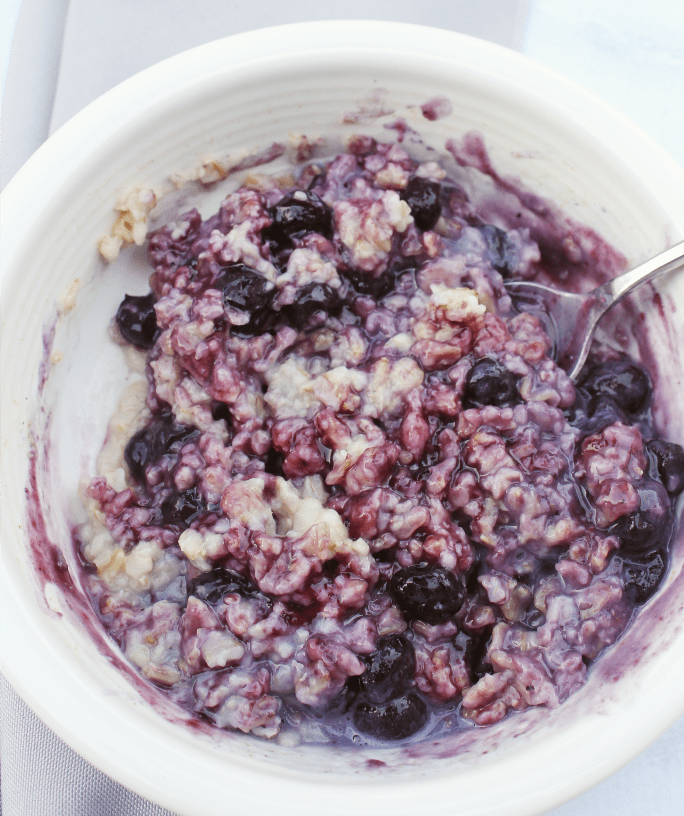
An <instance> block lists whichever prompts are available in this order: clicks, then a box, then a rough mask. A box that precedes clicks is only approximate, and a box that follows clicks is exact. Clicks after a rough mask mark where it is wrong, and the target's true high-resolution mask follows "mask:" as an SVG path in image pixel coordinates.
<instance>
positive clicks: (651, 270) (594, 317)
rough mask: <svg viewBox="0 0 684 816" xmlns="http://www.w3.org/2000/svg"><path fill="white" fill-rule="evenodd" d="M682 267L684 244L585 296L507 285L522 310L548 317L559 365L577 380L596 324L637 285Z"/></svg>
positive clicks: (531, 284)
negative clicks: (551, 326)
mask: <svg viewBox="0 0 684 816" xmlns="http://www.w3.org/2000/svg"><path fill="white" fill-rule="evenodd" d="M679 267H684V241H682V242H681V243H679V244H676V245H675V246H673V247H671V248H670V249H666V250H665V252H661V253H660V254H659V255H656V256H655V258H651V259H650V260H649V261H646V262H645V263H642V264H641V265H640V266H637V267H635V268H634V269H630V270H629V271H628V272H623V273H622V274H621V275H618V276H617V277H616V278H613V279H612V280H609V281H608V282H607V283H604V284H603V285H602V286H598V287H597V288H596V289H593V290H592V291H591V292H586V293H585V294H575V293H573V292H561V291H560V290H558V289H552V288H550V287H549V286H543V285H542V284H540V283H534V282H532V281H506V283H505V286H506V289H507V290H508V292H509V294H510V295H512V296H513V298H514V300H515V301H516V303H517V305H518V307H519V308H523V309H524V310H525V311H533V312H542V313H545V314H546V315H548V317H549V319H550V321H551V323H553V330H555V335H556V336H555V340H556V358H557V360H558V365H559V366H561V368H564V369H565V371H566V372H567V374H568V376H569V377H570V379H571V380H573V381H575V380H576V379H577V376H578V374H579V373H580V371H581V369H582V366H583V365H584V362H585V360H586V359H587V354H588V353H589V346H590V345H591V340H592V337H593V335H594V330H595V328H596V324H597V323H598V322H599V320H600V319H601V318H602V317H603V315H604V314H605V313H606V312H607V311H608V309H610V307H611V306H614V305H615V304H616V303H617V302H618V301H619V300H621V299H622V298H623V297H624V296H625V295H627V294H629V293H630V292H631V291H632V290H633V289H636V288H637V286H641V285H642V284H643V283H647V282H648V281H651V280H653V279H654V278H657V277H658V276H659V275H663V274H665V272H671V271H672V270H674V269H677V268H679ZM553 330H552V338H553Z"/></svg>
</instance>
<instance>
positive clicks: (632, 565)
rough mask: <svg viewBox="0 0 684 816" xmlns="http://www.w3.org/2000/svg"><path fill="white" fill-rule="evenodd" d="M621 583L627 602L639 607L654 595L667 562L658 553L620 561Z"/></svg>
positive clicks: (665, 569)
mask: <svg viewBox="0 0 684 816" xmlns="http://www.w3.org/2000/svg"><path fill="white" fill-rule="evenodd" d="M622 564H623V566H622V583H623V585H624V587H625V594H626V595H627V597H628V598H629V600H630V601H631V602H632V603H633V604H635V605H637V606H640V605H641V604H644V603H646V601H647V600H648V599H649V598H650V597H651V596H652V595H654V594H655V592H656V590H657V589H658V587H659V586H660V585H661V583H662V581H663V577H664V576H665V572H666V571H667V560H666V558H665V556H664V555H663V554H662V553H661V552H658V551H655V552H649V553H646V554H645V555H643V556H640V557H638V558H634V557H630V558H625V559H623V560H622Z"/></svg>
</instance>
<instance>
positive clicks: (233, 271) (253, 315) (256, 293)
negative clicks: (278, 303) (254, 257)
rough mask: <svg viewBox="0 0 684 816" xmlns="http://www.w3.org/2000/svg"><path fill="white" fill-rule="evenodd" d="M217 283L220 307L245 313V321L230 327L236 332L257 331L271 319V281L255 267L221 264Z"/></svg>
mask: <svg viewBox="0 0 684 816" xmlns="http://www.w3.org/2000/svg"><path fill="white" fill-rule="evenodd" d="M217 286H219V287H220V288H221V289H222V290H223V304H224V306H231V307H232V308H233V309H239V310H240V311H242V312H246V313H247V315H248V316H249V320H248V322H247V323H243V324H242V325H240V326H233V328H232V331H233V332H235V333H237V334H245V335H254V334H259V333H260V332H261V331H263V330H264V328H265V327H266V326H267V324H268V323H269V321H270V320H271V319H272V318H273V312H272V309H271V306H272V305H273V298H274V296H275V286H274V285H273V283H272V282H271V281H270V280H268V278H265V277H264V276H263V275H261V274H259V272H257V271H256V270H255V269H251V268H250V267H249V266H245V264H242V263H234V264H229V265H228V266H226V267H223V268H222V270H221V273H220V275H219V278H218V281H217Z"/></svg>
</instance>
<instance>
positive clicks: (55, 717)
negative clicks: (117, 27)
mask: <svg viewBox="0 0 684 816" xmlns="http://www.w3.org/2000/svg"><path fill="white" fill-rule="evenodd" d="M340 43H344V45H340ZM449 49H451V50H449ZM324 51H325V52H328V53H338V54H342V53H351V54H352V55H356V56H357V57H358V58H359V59H364V58H369V57H370V56H371V55H372V56H373V57H374V58H375V57H379V58H383V59H391V58H393V57H396V56H404V55H406V54H407V53H409V54H411V55H412V56H415V57H417V58H421V57H423V58H429V59H432V60H438V61H439V62H442V63H444V64H445V65H446V66H453V68H454V69H456V70H459V69H463V68H464V67H466V66H470V67H471V68H472V69H473V70H476V71H480V72H482V73H487V74H492V75H496V74H497V72H504V71H508V72H511V73H512V74H513V73H514V75H515V77H516V80H517V81H518V82H519V83H520V84H521V85H524V86H525V88H526V91H527V93H528V94H529V95H536V96H538V97H539V99H540V100H545V101H546V102H547V103H548V104H553V105H556V104H557V95H558V94H559V92H560V91H562V96H563V107H564V108H565V109H566V110H568V111H570V113H569V114H568V119H572V120H573V121H575V122H576V121H582V123H583V125H584V127H585V129H586V130H587V132H588V133H589V135H590V136H591V137H592V138H593V139H595V140H596V141H598V142H599V143H601V144H603V145H606V146H608V147H609V148H610V149H611V150H612V151H613V153H614V154H615V155H616V156H617V158H618V159H621V160H622V161H623V162H624V163H625V164H626V165H628V166H631V167H632V169H633V170H634V172H635V174H636V175H637V176H640V175H643V176H647V177H648V179H649V184H648V186H649V189H650V190H653V191H655V192H656V194H657V195H658V197H659V201H661V202H663V203H664V206H665V208H666V210H667V211H668V212H669V213H670V214H673V213H675V214H676V219H675V220H676V222H677V224H678V225H679V228H680V229H681V230H682V231H684V202H682V200H681V198H680V197H678V196H676V194H675V189H674V188H675V187H677V185H676V184H673V179H681V180H682V181H683V182H684V171H682V169H681V168H680V167H679V166H678V165H677V163H676V162H675V161H674V160H673V159H672V158H671V157H670V156H669V155H668V154H667V153H666V151H665V150H664V149H663V148H661V147H660V146H659V145H658V144H657V143H655V142H654V141H653V140H652V139H651V138H650V137H649V136H647V135H646V134H644V133H643V132H642V131H640V130H639V129H638V128H637V127H636V126H635V125H634V124H633V123H632V122H630V121H629V120H628V119H627V118H626V117H625V116H623V115H622V114H620V113H617V112H616V111H614V110H613V109H611V108H610V107H609V106H607V105H606V104H605V103H604V102H602V101H601V100H600V99H598V98H597V97H595V96H593V95H592V94H590V93H588V92H587V91H585V90H583V89H582V88H581V87H579V86H578V85H576V84H574V83H572V82H570V81H569V80H567V79H565V78H563V77H561V76H559V75H557V74H555V73H554V72H553V71H550V70H549V69H547V68H545V67H543V66H541V65H539V64H537V63H536V62H533V61H532V60H530V59H529V58H527V57H525V56H524V55H522V54H519V53H517V52H514V51H512V50H510V49H507V48H504V47H502V46H498V45H495V44H493V43H489V42H485V41H482V40H478V39H476V38H473V37H470V36H468V35H463V34H458V33H456V32H451V31H446V30H442V29H437V28H430V27H426V26H416V25H411V24H406V23H389V22H381V21H365V20H359V21H349V20H344V21H323V22H310V23H294V24H290V25H286V26H274V27H269V28H264V29H258V30H256V31H250V32H244V33H241V34H236V35H233V36H230V37H226V38H222V39H221V40H216V41H214V42H211V43H207V44H205V45H201V46H198V47H196V48H193V49H190V50H189V51H185V52H183V53H181V54H178V55H176V56H174V57H171V58H169V59H167V60H164V61H163V62H161V63H158V64H156V65H154V66H151V67H150V68H148V69H146V70H144V71H142V72H141V73H139V74H136V75H135V76H134V77H131V78H129V79H127V80H125V81H124V82H123V83H121V84H120V85H118V86H116V87H115V88H113V89H112V90H110V91H108V92H107V93H106V94H104V95H103V96H102V97H100V98H98V99H97V100H95V101H93V102H92V103H90V104H89V105H88V106H87V107H86V108H84V109H83V110H82V111H80V112H79V113H78V114H76V115H75V116H74V117H73V118H72V119H71V120H69V121H68V122H67V123H65V124H64V125H63V126H62V127H61V128H60V129H59V130H58V131H57V132H56V133H55V134H53V135H52V136H51V137H50V138H49V139H48V140H47V141H46V142H45V143H44V144H43V145H42V146H41V147H40V148H39V149H38V151H37V152H36V153H35V154H34V155H33V156H32V157H31V158H30V159H29V160H28V162H27V163H26V164H25V165H24V166H23V167H22V168H20V169H19V171H18V172H17V174H16V175H15V177H14V178H13V179H11V180H10V182H8V184H7V186H6V188H5V189H4V191H3V192H2V197H1V200H2V208H3V218H2V225H1V228H2V233H3V236H4V238H3V241H2V243H3V247H8V250H9V251H5V249H3V273H2V280H3V282H6V279H9V276H10V273H11V270H12V268H13V266H14V262H15V259H16V258H17V257H18V254H17V253H20V252H21V251H23V250H22V247H23V246H24V244H25V242H26V241H27V240H28V239H29V236H30V234H31V229H32V225H33V224H34V223H35V212H34V211H35V204H34V202H35V201H36V200H40V198H44V199H46V200H48V201H49V200H50V198H51V197H53V196H55V195H57V194H58V191H59V189H60V188H61V186H62V185H63V184H64V183H67V182H68V179H69V178H70V177H71V174H72V173H73V172H74V169H75V168H76V167H78V166H79V164H80V163H81V161H82V160H83V154H82V151H80V152H79V151H78V150H74V145H75V144H82V142H83V138H84V136H86V137H88V136H90V137H91V138H92V140H93V141H92V144H89V145H88V148H87V151H88V152H93V151H96V150H100V149H102V148H103V146H104V145H105V144H106V143H107V141H108V140H109V139H110V138H114V137H110V136H109V134H108V130H107V125H108V124H110V125H112V126H115V127H116V133H117V134H121V133H122V132H126V131H129V132H131V131H132V130H134V129H135V127H136V122H137V121H138V119H139V117H140V116H141V115H143V114H144V113H145V112H146V111H148V110H149V99H155V104H156V105H158V106H163V105H165V104H168V102H169V101H170V100H171V99H173V98H175V97H176V95H177V93H179V91H180V92H183V93H191V92H192V89H193V87H196V86H198V85H199V84H201V83H203V82H206V81H207V80H208V79H209V78H210V77H220V76H224V75H227V74H228V73H229V72H230V71H234V70H237V69H241V70H242V69H247V70H249V69H251V68H252V67H256V66H263V65H266V64H268V63H269V62H270V63H273V64H276V63H278V62H279V61H283V60H306V59H311V58H313V57H315V56H316V55H317V54H320V53H322V52H324ZM435 55H437V56H435ZM445 55H448V56H445ZM117 138H118V136H117ZM679 189H681V184H680V186H679ZM5 308H7V302H6V300H4V301H3V309H5ZM4 501H5V498H4V497H3V502H4ZM12 567H13V565H11V564H7V563H5V558H4V557H3V563H2V569H1V573H0V582H1V586H2V592H1V593H0V603H1V605H2V616H1V618H0V621H1V625H2V630H3V631H2V642H3V649H2V651H3V672H4V673H5V675H6V677H7V679H8V680H9V682H10V683H11V684H12V685H13V686H14V688H15V689H16V690H17V691H18V693H19V694H20V696H22V697H23V698H24V699H25V700H26V702H27V703H28V704H29V705H30V707H31V708H33V709H34V710H35V711H36V713H37V714H38V716H39V717H40V718H41V719H42V720H43V721H44V722H45V723H46V724H47V725H48V726H49V727H50V728H52V729H53V730H54V731H55V732H56V733H57V734H58V735H59V736H60V737H61V738H62V739H64V741H65V742H67V743H68V744H69V745H71V747H73V748H74V749H75V750H76V751H77V752H79V753H80V754H82V755H84V756H87V758H88V761H89V762H92V763H93V764H94V765H95V766H96V767H98V768H100V769H101V770H103V771H104V772H105V773H108V774H109V775H111V776H113V777H114V778H116V779H117V781H120V782H121V783H122V784H124V785H126V786H127V787H129V788H131V789H132V790H135V791H136V792H137V793H139V794H140V795H142V796H145V797H147V798H153V800H154V801H159V802H160V804H164V806H166V807H168V808H171V809H172V810H173V809H174V807H175V808H177V807H178V806H179V805H181V807H182V808H183V810H182V812H192V811H191V804H190V800H191V798H192V796H189V797H188V799H187V801H185V802H178V801H177V800H175V799H173V798H171V794H170V793H169V794H165V793H163V792H160V791H159V789H158V785H157V784H156V783H155V784H153V783H152V782H151V781H150V780H149V779H147V778H145V777H144V775H143V774H142V772H141V769H140V768H137V767H135V768H134V767H131V763H130V755H129V754H127V753H126V752H125V751H122V750H118V751H117V752H115V755H114V756H112V754H111V753H109V752H108V750H107V749H106V748H103V746H101V745H98V744H97V740H96V739H95V734H94V733H92V732H93V729H92V728H91V729H90V733H88V734H87V736H84V734H83V730H84V729H85V730H86V731H88V727H87V726H88V724H85V723H81V724H80V725H79V727H78V728H74V726H73V722H72V721H70V720H69V719H68V716H67V715H68V714H69V713H70V712H69V709H68V706H64V707H63V709H62V711H56V710H55V708H54V705H53V703H51V704H49V705H48V704H47V703H46V702H45V699H44V695H43V694H42V692H41V688H40V684H39V683H38V682H36V669H38V668H39V666H40V660H39V659H38V657H37V656H36V658H35V660H34V661H32V662H29V663H28V664H26V665H20V664H21V663H22V661H21V660H19V656H20V655H24V647H23V646H22V640H23V639H24V638H28V639H31V640H33V639H35V638H37V639H38V640H42V638H43V636H42V634H41V632H40V629H39V627H38V624H37V618H36V613H35V611H32V610H29V609H26V608H25V602H24V600H23V599H22V597H21V595H20V593H19V592H18V591H17V589H16V587H15V585H14V584H13V582H12ZM17 609H19V610H23V611H24V612H25V614H21V615H17ZM9 621H12V626H9V625H8V623H9ZM64 682H65V683H66V678H65V681H64ZM63 693H66V688H65V689H64V690H63ZM61 695H62V691H61V690H58V693H57V695H56V696H57V698H58V699H61ZM53 702H54V698H53ZM682 713H684V697H681V695H680V699H679V700H678V706H677V707H675V706H672V707H670V708H669V709H666V708H665V707H663V710H662V711H661V716H660V717H659V718H657V719H656V718H653V719H652V720H649V721H648V723H646V722H644V723H643V728H642V731H641V737H642V739H641V740H640V742H639V745H638V746H637V747H634V746H633V745H629V744H628V743H627V742H624V743H623V744H621V745H620V751H619V752H616V753H615V754H614V755H613V756H612V757H611V758H610V761H607V762H605V763H604V764H599V763H597V764H596V766H595V767H594V768H593V769H590V770H589V771H588V772H587V774H586V776H585V778H584V779H583V782H582V786H581V788H580V787H578V786H577V785H576V784H573V786H571V789H570V788H569V787H568V786H565V787H559V788H558V789H557V790H556V791H555V792H554V793H553V794H551V793H547V795H546V796H545V797H541V798H540V797H538V798H536V799H535V800H534V811H532V810H530V805H529V803H526V802H520V801H518V802H511V804H510V807H509V813H510V814H523V813H525V814H529V813H532V812H542V811H545V810H547V809H549V808H551V807H554V806H555V805H558V804H560V803H561V802H563V801H565V800H566V799H567V798H569V797H570V796H572V795H578V794H579V793H581V792H582V790H586V789H587V788H589V787H591V786H592V785H594V784H596V783H597V782H599V781H600V780H601V779H603V778H605V777H606V776H608V775H609V774H610V773H612V772H614V771H615V770H617V769H618V768H619V767H621V766H622V765H623V764H625V763H626V762H627V761H629V760H630V759H632V758H633V757H634V756H636V755H637V754H638V753H639V752H641V751H642V750H643V749H644V748H645V747H646V745H647V744H649V743H650V742H652V741H653V740H655V739H657V738H658V737H659V736H660V735H661V734H662V733H663V732H664V731H665V730H666V729H667V728H668V727H669V726H670V725H671V724H672V723H673V722H674V721H675V720H676V719H677V718H678V717H679V716H680V715H681V714H682ZM506 761H508V760H506ZM483 774H484V769H483V770H482V771H481V772H477V771H476V772H475V773H474V775H473V776H474V777H482V778H484V776H483ZM167 776H168V775H167ZM235 778H237V775H236V777H235ZM278 784H279V785H280V792H281V794H282V796H283V798H285V797H286V796H288V795H293V794H294V793H295V792H299V793H301V790H302V787H301V784H302V783H301V781H292V780H286V779H281V778H280V777H278ZM374 784H375V785H379V787H380V788H382V789H384V790H385V793H386V791H387V788H388V786H390V785H391V786H392V787H394V788H395V789H396V790H395V794H394V795H393V796H392V797H391V800H392V801H391V808H389V807H388V808H387V809H386V812H389V809H392V810H393V811H394V810H396V809H397V804H398V802H399V801H400V800H403V802H404V803H405V802H406V801H409V800H410V802H411V807H413V808H415V806H416V805H417V804H418V805H419V804H421V802H423V800H422V794H421V793H419V792H418V793H416V790H417V788H419V787H420V786H414V785H413V784H412V783H411V782H399V781H398V780H397V779H396V778H393V779H386V780H383V779H381V778H379V779H376V780H374ZM431 784H432V785H433V786H434V789H435V791H436V792H437V795H438V799H439V798H440V797H447V796H448V795H449V794H450V791H451V787H452V780H450V779H446V778H432V779H431ZM304 785H305V787H306V789H307V793H308V795H310V794H311V793H312V792H314V791H317V790H321V792H325V790H326V786H325V785H324V784H323V783H322V782H320V781H319V780H318V781H307V782H306V783H304ZM338 793H339V801H338V802H337V803H336V805H335V807H336V809H337V808H338V807H339V810H340V811H341V810H342V808H344V809H345V810H348V809H349V808H350V807H354V808H355V809H356V810H359V811H360V812H364V809H363V808H364V802H366V801H368V796H369V790H368V785H367V784H364V783H363V782H359V781H358V780H356V781H355V783H351V782H350V784H349V785H345V786H344V790H343V791H342V790H341V791H339V792H338ZM173 795H174V796H175V795H176V792H175V791H174V793H173ZM193 795H194V794H193ZM440 800H441V801H444V799H440ZM386 801H390V800H389V799H388V800H386ZM380 804H381V803H379V802H374V805H377V806H378V807H380ZM423 804H424V802H423ZM492 808H494V806H492ZM380 812H381V813H382V812H385V808H382V809H380ZM478 812H481V813H483V814H484V813H489V812H491V813H495V812H497V811H496V809H495V808H494V809H491V810H486V809H482V810H481V811H478Z"/></svg>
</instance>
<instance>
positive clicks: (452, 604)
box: [389, 563, 466, 626]
mask: <svg viewBox="0 0 684 816" xmlns="http://www.w3.org/2000/svg"><path fill="white" fill-rule="evenodd" d="M389 592H390V595H391V596H392V600H393V601H394V602H395V603H396V605H397V606H398V607H399V609H401V611H402V612H403V613H404V615H405V616H406V618H407V619H408V620H419V621H424V622H425V623H427V624H430V625H433V626H434V625H436V624H439V623H444V622H445V621H447V620H448V619H449V618H451V617H452V616H453V615H455V614H456V613H457V612H458V610H459V609H460V608H461V607H462V606H463V602H464V600H465V594H466V593H465V587H464V586H463V584H462V583H461V581H460V580H459V579H458V578H457V577H456V576H455V575H454V574H453V572H450V571H449V570H447V569H444V567H440V566H438V565H436V564H427V563H422V564H414V565H413V566H411V567H402V569H400V570H399V571H398V572H395V573H394V575H393V576H392V578H391V579H390V583H389Z"/></svg>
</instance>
